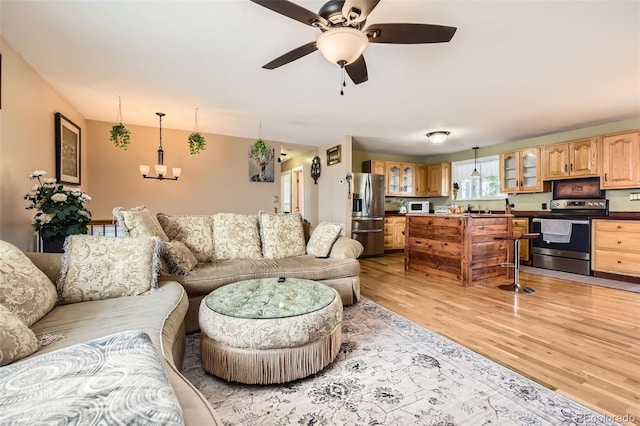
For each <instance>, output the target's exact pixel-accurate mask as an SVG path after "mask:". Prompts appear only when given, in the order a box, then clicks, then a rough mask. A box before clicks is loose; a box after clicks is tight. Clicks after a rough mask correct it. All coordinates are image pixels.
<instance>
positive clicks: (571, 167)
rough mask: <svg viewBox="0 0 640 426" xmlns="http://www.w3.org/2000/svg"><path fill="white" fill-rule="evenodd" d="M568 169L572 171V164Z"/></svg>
mask: <svg viewBox="0 0 640 426" xmlns="http://www.w3.org/2000/svg"><path fill="white" fill-rule="evenodd" d="M569 169H570V170H571V171H573V163H571V166H570V167H569Z"/></svg>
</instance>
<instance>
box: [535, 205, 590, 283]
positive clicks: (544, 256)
mask: <svg viewBox="0 0 640 426" xmlns="http://www.w3.org/2000/svg"><path fill="white" fill-rule="evenodd" d="M543 220H568V221H570V222H571V237H570V238H569V241H568V242H550V241H546V240H545V237H544V234H543V233H542V221H543ZM531 226H532V232H535V233H540V236H539V237H538V238H536V239H535V240H533V242H532V246H533V249H532V253H533V259H532V265H533V266H535V267H538V268H545V269H553V270H556V271H564V272H572V273H574V274H582V275H591V221H590V220H589V218H579V219H567V218H562V219H549V218H545V219H539V218H534V219H532V221H531Z"/></svg>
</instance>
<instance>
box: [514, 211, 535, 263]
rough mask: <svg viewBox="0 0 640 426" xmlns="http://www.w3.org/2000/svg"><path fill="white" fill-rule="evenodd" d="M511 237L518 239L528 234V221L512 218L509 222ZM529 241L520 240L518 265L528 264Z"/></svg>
mask: <svg viewBox="0 0 640 426" xmlns="http://www.w3.org/2000/svg"><path fill="white" fill-rule="evenodd" d="M511 226H512V229H513V231H512V232H513V236H514V237H520V236H522V235H524V234H526V233H528V232H529V219H527V218H520V219H516V218H513V219H512V220H511ZM530 253H531V240H520V263H527V264H528V263H530V258H529V256H530Z"/></svg>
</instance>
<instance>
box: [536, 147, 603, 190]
mask: <svg viewBox="0 0 640 426" xmlns="http://www.w3.org/2000/svg"><path fill="white" fill-rule="evenodd" d="M598 152H599V144H598V138H589V139H582V140H578V141H572V142H565V143H559V144H553V145H545V146H544V147H543V148H542V164H543V167H542V179H543V180H555V179H566V178H571V177H588V176H598Z"/></svg>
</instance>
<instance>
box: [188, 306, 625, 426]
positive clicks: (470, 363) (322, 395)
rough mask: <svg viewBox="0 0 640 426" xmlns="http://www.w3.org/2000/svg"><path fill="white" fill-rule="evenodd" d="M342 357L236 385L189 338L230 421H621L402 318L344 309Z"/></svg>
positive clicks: (195, 363)
mask: <svg viewBox="0 0 640 426" xmlns="http://www.w3.org/2000/svg"><path fill="white" fill-rule="evenodd" d="M342 326H343V344H342V347H341V350H340V353H339V354H338V356H337V358H336V360H335V361H334V363H333V364H330V365H329V366H328V367H327V368H325V369H324V370H323V371H321V372H319V373H318V374H315V375H314V376H311V377H308V378H306V379H302V380H297V381H295V382H291V383H287V384H282V385H268V386H259V385H243V384H236V383H228V382H225V381H223V380H220V379H217V378H216V377H214V376H211V375H209V374H208V373H206V372H205V371H204V370H203V369H202V367H201V363H200V351H199V337H200V335H199V334H193V335H190V336H187V351H186V356H185V362H184V368H183V373H184V375H185V376H186V377H187V378H188V379H189V380H190V381H191V382H192V383H193V384H194V385H195V386H196V387H197V388H198V389H199V390H200V391H202V393H203V394H204V395H205V396H206V397H207V399H208V400H209V401H210V402H211V404H212V405H213V406H214V407H215V409H216V411H217V412H218V413H219V415H220V417H221V418H222V419H223V421H224V423H225V425H326V426H333V425H474V426H475V425H488V424H490V425H527V426H535V425H553V426H555V425H563V424H566V425H612V424H615V423H611V422H609V421H608V419H606V418H605V416H603V415H600V414H597V413H594V412H593V411H590V410H588V409H587V408H585V407H583V406H581V405H579V404H577V403H575V402H573V401H570V400H568V399H566V398H564V397H563V396H561V395H559V394H557V393H555V392H553V391H551V390H549V389H546V388H544V387H542V386H540V385H538V384H536V383H534V382H532V381H531V380H529V379H527V378H525V377H522V376H520V375H519V374H516V373H514V372H513V371H511V370H508V369H506V368H504V367H502V366H500V365H498V364H496V363H495V362H493V361H491V360H489V359H487V358H484V357H482V356H480V355H478V354H477V353H475V352H473V351H471V350H469V349H466V348H464V347H462V346H460V345H458V344H457V343H454V342H452V341H450V340H448V339H446V338H444V337H442V336H440V335H438V334H435V333H432V332H430V331H429V330H426V329H425V328H422V327H420V326H418V325H416V324H414V323H412V322H410V321H408V320H406V319H404V318H402V317H400V316H398V315H396V314H395V313H393V312H391V311H389V310H387V309H385V308H383V307H381V306H379V305H377V304H375V303H373V302H371V301H369V300H366V299H363V300H361V301H360V302H359V303H358V304H356V305H354V306H348V307H345V310H344V317H343V323H342Z"/></svg>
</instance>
